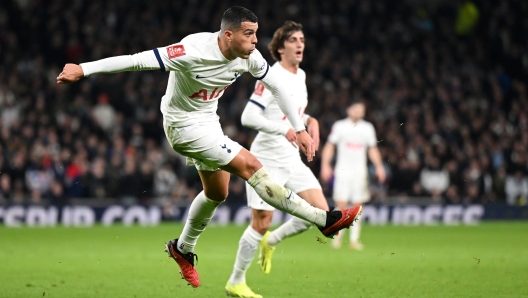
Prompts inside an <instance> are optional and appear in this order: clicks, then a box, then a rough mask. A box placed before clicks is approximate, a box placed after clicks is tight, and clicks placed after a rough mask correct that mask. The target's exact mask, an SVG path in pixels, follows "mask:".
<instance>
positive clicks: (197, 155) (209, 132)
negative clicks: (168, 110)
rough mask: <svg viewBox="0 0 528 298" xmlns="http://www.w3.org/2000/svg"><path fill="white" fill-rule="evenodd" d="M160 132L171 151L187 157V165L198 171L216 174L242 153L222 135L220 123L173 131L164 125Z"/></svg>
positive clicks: (237, 146) (175, 128)
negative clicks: (214, 172)
mask: <svg viewBox="0 0 528 298" xmlns="http://www.w3.org/2000/svg"><path fill="white" fill-rule="evenodd" d="M163 129H164V130H165V136H166V137H167V140H168V141H169V144H170V145H171V147H172V148H173V149H174V151H176V152H178V153H179V154H181V155H183V156H185V157H187V165H189V166H192V165H194V166H195V167H196V169H198V170H199V171H217V170H219V168H220V167H221V166H225V165H227V164H228V163H229V162H231V160H233V158H235V156H236V155H237V154H238V153H239V152H240V150H242V146H240V144H238V143H237V142H235V141H233V140H231V139H230V138H229V137H227V136H226V135H224V132H223V131H222V127H221V126H220V122H205V123H197V124H193V125H189V126H185V127H172V126H169V125H168V123H167V122H166V121H165V120H164V121H163Z"/></svg>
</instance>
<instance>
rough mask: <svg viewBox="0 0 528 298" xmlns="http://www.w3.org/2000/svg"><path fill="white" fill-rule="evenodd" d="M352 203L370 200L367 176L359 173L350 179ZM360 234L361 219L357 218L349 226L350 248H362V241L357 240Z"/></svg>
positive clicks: (356, 203) (355, 204)
mask: <svg viewBox="0 0 528 298" xmlns="http://www.w3.org/2000/svg"><path fill="white" fill-rule="evenodd" d="M352 186H353V189H352V197H351V199H352V204H353V205H354V206H359V205H362V204H364V203H365V202H367V201H368V200H370V193H369V190H368V176H367V174H365V175H359V176H358V177H354V179H353V180H352ZM360 234H361V220H358V221H357V222H356V223H354V225H353V226H352V227H351V228H350V244H349V247H350V249H353V250H363V249H364V246H363V243H361V241H360V240H359V236H360Z"/></svg>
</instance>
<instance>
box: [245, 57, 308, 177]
mask: <svg viewBox="0 0 528 298" xmlns="http://www.w3.org/2000/svg"><path fill="white" fill-rule="evenodd" d="M271 69H273V70H274V71H275V72H274V73H275V74H276V75H277V77H278V78H279V80H281V81H282V82H287V86H286V89H287V91H288V95H290V96H291V101H292V105H293V107H294V108H295V111H296V112H297V113H298V114H299V115H300V116H301V117H302V118H303V120H304V122H306V121H307V119H308V117H309V116H308V115H306V114H304V110H305V109H306V106H307V104H308V91H307V89H306V74H305V73H304V71H303V70H302V69H298V70H297V73H296V74H294V73H292V72H290V71H288V70H286V69H284V68H283V67H282V65H280V63H278V62H277V63H275V64H274V65H273V66H272V67H271ZM242 124H243V125H244V126H247V127H250V128H253V129H255V130H258V131H259V133H258V134H257V137H256V138H255V140H254V141H253V143H252V144H251V152H252V153H253V154H254V155H255V156H256V157H257V158H258V159H259V160H261V161H262V162H263V163H264V164H266V165H269V166H276V167H282V166H287V165H289V164H291V163H293V162H295V161H297V160H300V155H299V149H298V148H297V147H294V146H293V145H292V143H290V142H289V141H288V140H287V139H286V137H285V135H286V133H287V132H288V130H289V129H290V128H292V125H291V123H290V121H288V119H287V117H286V116H284V113H283V112H282V111H281V109H280V107H279V105H278V104H277V101H276V100H275V98H274V96H273V94H272V93H271V92H270V91H269V90H268V89H267V88H265V86H264V85H263V84H262V83H261V82H257V83H256V85H255V90H254V91H253V94H252V95H251V97H250V99H249V102H248V104H247V105H246V108H245V109H244V112H243V113H242Z"/></svg>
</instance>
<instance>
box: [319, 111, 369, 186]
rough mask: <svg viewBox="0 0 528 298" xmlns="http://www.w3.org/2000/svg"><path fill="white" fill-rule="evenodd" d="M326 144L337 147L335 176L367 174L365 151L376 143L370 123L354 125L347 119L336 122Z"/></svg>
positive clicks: (362, 121)
mask: <svg viewBox="0 0 528 298" xmlns="http://www.w3.org/2000/svg"><path fill="white" fill-rule="evenodd" d="M328 142H330V143H332V144H334V145H335V146H336V147H337V157H336V165H335V170H334V173H335V174H336V175H344V176H352V175H357V174H367V149H368V148H370V147H374V146H376V145H377V143H378V142H377V140H376V131H375V129H374V125H372V123H370V122H367V121H365V120H359V121H358V122H355V123H354V122H352V120H350V119H349V118H346V119H342V120H339V121H336V122H335V123H334V125H333V126H332V130H331V132H330V135H329V136H328Z"/></svg>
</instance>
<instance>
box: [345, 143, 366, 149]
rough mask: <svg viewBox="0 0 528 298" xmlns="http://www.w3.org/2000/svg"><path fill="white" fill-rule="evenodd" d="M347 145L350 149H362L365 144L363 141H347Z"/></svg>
mask: <svg viewBox="0 0 528 298" xmlns="http://www.w3.org/2000/svg"><path fill="white" fill-rule="evenodd" d="M345 146H346V147H347V148H348V149H352V150H361V149H363V148H364V147H365V146H364V145H363V144H361V143H352V142H347V143H345Z"/></svg>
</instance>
